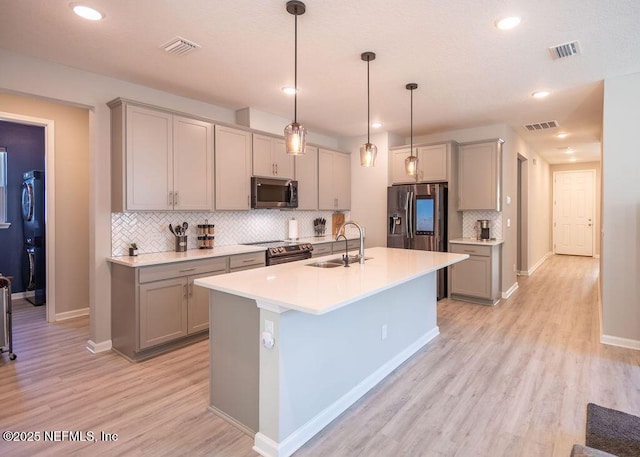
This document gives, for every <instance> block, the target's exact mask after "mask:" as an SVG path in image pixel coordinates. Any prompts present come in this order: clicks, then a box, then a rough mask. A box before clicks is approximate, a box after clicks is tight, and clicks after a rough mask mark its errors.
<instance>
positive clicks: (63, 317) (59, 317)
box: [56, 308, 89, 322]
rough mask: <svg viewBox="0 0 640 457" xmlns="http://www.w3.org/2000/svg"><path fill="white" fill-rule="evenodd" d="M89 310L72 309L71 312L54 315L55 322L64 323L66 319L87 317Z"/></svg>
mask: <svg viewBox="0 0 640 457" xmlns="http://www.w3.org/2000/svg"><path fill="white" fill-rule="evenodd" d="M88 315H89V308H82V309H74V310H73V311H65V312H64V313H56V322H57V321H66V320H67V319H73V318H74V317H80V316H88Z"/></svg>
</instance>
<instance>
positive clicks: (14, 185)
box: [0, 121, 44, 292]
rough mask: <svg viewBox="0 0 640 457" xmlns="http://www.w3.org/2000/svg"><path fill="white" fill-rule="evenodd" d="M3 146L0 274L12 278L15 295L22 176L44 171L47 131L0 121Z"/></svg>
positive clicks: (19, 289) (18, 281)
mask: <svg viewBox="0 0 640 457" xmlns="http://www.w3.org/2000/svg"><path fill="white" fill-rule="evenodd" d="M0 146H4V147H5V148H7V168H8V170H7V171H8V173H7V193H8V195H7V213H8V215H7V222H10V223H11V227H9V228H8V229H6V230H3V229H0V273H2V274H4V275H5V276H13V283H12V289H13V290H12V291H13V292H23V291H24V286H23V284H22V249H23V237H22V210H21V208H20V206H21V205H22V173H24V172H25V171H29V170H44V127H37V126H32V125H23V124H14V123H13V122H5V121H0Z"/></svg>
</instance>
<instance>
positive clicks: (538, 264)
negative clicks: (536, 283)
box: [522, 251, 554, 276]
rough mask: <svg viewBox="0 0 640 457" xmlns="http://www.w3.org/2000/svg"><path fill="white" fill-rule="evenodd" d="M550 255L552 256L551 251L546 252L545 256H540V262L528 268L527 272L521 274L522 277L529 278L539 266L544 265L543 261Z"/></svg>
mask: <svg viewBox="0 0 640 457" xmlns="http://www.w3.org/2000/svg"><path fill="white" fill-rule="evenodd" d="M552 255H554V254H553V252H552V251H549V252H547V253H546V254H545V255H543V256H542V258H541V259H540V260H538V261H537V262H536V264H535V265H534V266H532V267H531V268H529V269H528V270H527V271H524V272H522V275H523V276H531V275H532V274H533V273H534V272H535V271H536V270H537V269H538V268H540V265H542V264H543V263H544V261H545V260H547V259H548V258H549V257H551V256H552Z"/></svg>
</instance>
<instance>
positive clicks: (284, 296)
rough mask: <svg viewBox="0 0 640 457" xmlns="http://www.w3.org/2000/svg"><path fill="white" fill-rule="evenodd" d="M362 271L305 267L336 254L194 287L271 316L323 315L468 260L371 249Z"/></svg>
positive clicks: (206, 281)
mask: <svg viewBox="0 0 640 457" xmlns="http://www.w3.org/2000/svg"><path fill="white" fill-rule="evenodd" d="M365 256H366V257H371V259H369V260H367V261H366V263H365V264H364V265H361V264H359V263H355V264H351V266H350V267H349V268H345V267H342V266H340V267H336V268H317V267H312V266H308V265H307V264H310V263H314V262H319V261H323V260H329V259H332V258H336V257H339V255H338V254H333V255H328V256H324V257H316V258H313V259H307V260H300V261H298V262H291V263H285V264H281V265H274V266H270V267H267V268H258V269H254V270H246V271H239V272H236V273H231V274H227V275H220V276H209V277H206V278H200V279H196V280H195V284H196V285H198V286H202V287H206V288H209V289H213V290H218V291H222V292H227V293H230V294H233V295H238V296H241V297H245V298H250V299H253V300H256V301H257V303H258V306H259V307H261V308H267V309H270V310H272V311H276V312H284V311H287V310H290V309H291V310H297V311H301V312H304V313H309V314H325V313H328V312H330V311H333V310H336V309H338V308H341V307H343V306H346V305H348V304H350V303H353V302H355V301H358V300H360V299H362V298H365V297H367V296H371V295H374V294H376V293H378V292H380V291H382V290H385V289H389V288H392V287H394V286H396V285H399V284H402V283H404V282H407V281H409V280H411V279H414V278H417V277H419V276H422V275H426V274H429V273H432V272H434V271H437V270H439V269H440V268H444V267H446V266H448V265H451V264H454V263H457V262H460V261H462V260H464V259H467V258H468V257H469V256H468V255H466V254H453V253H448V252H433V251H417V250H409V249H391V248H382V247H375V248H369V249H367V250H366V251H365Z"/></svg>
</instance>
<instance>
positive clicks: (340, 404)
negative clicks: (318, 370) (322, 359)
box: [253, 326, 440, 457]
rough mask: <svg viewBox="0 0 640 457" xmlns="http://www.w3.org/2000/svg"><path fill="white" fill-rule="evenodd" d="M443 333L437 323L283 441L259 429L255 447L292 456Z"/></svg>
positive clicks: (273, 455) (268, 456) (277, 456)
mask: <svg viewBox="0 0 640 457" xmlns="http://www.w3.org/2000/svg"><path fill="white" fill-rule="evenodd" d="M439 334H440V329H439V328H438V327H437V326H436V327H435V328H433V329H432V330H430V331H429V332H427V333H426V334H424V335H422V336H421V337H420V338H419V339H418V340H417V341H415V342H414V343H412V344H411V345H410V346H408V347H407V348H406V349H404V350H403V351H402V352H400V353H399V354H398V355H396V356H395V357H394V358H393V359H391V360H389V361H388V362H387V363H385V364H384V365H382V366H381V367H380V368H378V369H377V370H376V371H374V372H373V373H371V374H370V375H369V376H367V377H366V378H365V379H364V380H363V381H362V382H360V384H358V385H357V386H355V387H354V388H353V389H351V390H350V391H349V392H347V393H346V394H344V395H343V396H342V397H340V398H338V399H337V400H336V401H335V402H333V403H332V404H331V405H329V406H328V407H327V408H325V409H324V410H323V411H321V412H320V413H319V414H317V415H316V416H315V417H314V418H312V419H311V420H310V421H309V422H307V423H306V424H304V425H303V426H302V427H300V428H298V429H297V430H295V431H294V432H293V433H291V434H290V435H289V436H287V437H286V438H285V439H284V440H282V441H281V442H276V441H274V440H272V439H271V438H269V437H268V436H266V435H264V434H262V433H260V432H258V433H256V435H255V438H254V446H253V450H254V451H256V452H257V453H258V454H260V455H262V456H264V457H289V456H290V455H291V454H293V453H294V452H295V451H297V450H298V449H300V448H301V447H302V446H303V445H304V443H306V442H307V441H309V440H310V439H311V438H313V437H314V436H315V435H316V434H317V433H318V432H319V431H320V430H322V429H323V428H325V427H326V426H327V425H328V424H329V423H330V422H331V421H332V420H334V419H335V418H336V417H338V416H339V415H340V414H342V413H343V412H344V411H346V409H347V408H349V407H350V406H351V405H353V404H354V403H355V402H356V401H357V400H358V399H360V398H361V397H362V396H363V395H364V394H366V393H367V392H368V391H369V390H371V389H372V388H373V387H374V386H375V385H376V384H378V383H379V382H380V381H382V380H383V379H384V378H385V377H387V376H388V375H389V374H390V373H391V372H392V371H393V370H395V369H396V368H398V367H399V366H400V365H402V363H404V362H405V361H406V360H407V359H408V358H409V357H411V356H412V355H413V354H415V353H416V352H418V351H419V350H420V348H422V347H423V346H424V345H425V344H427V343H428V342H429V341H431V340H432V339H434V338H435V337H436V336H438V335H439Z"/></svg>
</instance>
